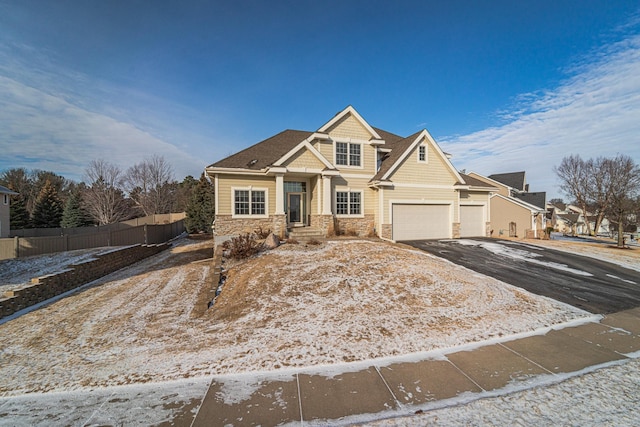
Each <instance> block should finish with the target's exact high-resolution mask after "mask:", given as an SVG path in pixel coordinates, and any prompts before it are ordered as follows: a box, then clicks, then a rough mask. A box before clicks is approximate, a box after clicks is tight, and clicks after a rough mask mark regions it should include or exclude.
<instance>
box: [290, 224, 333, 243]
mask: <svg viewBox="0 0 640 427" xmlns="http://www.w3.org/2000/svg"><path fill="white" fill-rule="evenodd" d="M289 238H290V239H295V240H299V241H309V240H312V239H315V240H322V239H324V234H323V233H322V231H320V230H318V229H317V228H311V227H299V228H291V229H289Z"/></svg>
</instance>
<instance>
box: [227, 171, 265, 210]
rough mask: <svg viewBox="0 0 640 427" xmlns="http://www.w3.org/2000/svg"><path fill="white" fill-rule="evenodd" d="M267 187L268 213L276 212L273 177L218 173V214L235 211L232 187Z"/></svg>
mask: <svg viewBox="0 0 640 427" xmlns="http://www.w3.org/2000/svg"><path fill="white" fill-rule="evenodd" d="M250 186H251V187H255V188H266V189H267V198H268V202H269V206H268V214H269V215H272V214H273V213H274V212H275V206H276V182H275V178H272V177H260V176H256V177H253V176H243V177H241V176H237V175H218V193H219V194H218V197H217V198H218V204H219V206H216V215H231V214H232V213H233V202H232V199H233V192H232V188H234V187H235V188H238V187H250Z"/></svg>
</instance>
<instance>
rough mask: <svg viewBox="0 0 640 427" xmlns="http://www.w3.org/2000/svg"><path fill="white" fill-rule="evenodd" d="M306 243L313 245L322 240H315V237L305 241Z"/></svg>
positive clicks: (318, 243) (319, 243)
mask: <svg viewBox="0 0 640 427" xmlns="http://www.w3.org/2000/svg"><path fill="white" fill-rule="evenodd" d="M307 244H309V245H313V246H317V245H321V244H322V242H321V241H320V240H316V239H311V240H309V241H308V242H307Z"/></svg>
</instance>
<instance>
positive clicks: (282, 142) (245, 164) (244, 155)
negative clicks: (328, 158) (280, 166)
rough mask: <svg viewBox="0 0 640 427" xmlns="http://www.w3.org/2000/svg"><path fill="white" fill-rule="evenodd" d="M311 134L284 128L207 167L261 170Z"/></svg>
mask: <svg viewBox="0 0 640 427" xmlns="http://www.w3.org/2000/svg"><path fill="white" fill-rule="evenodd" d="M312 134H313V132H306V131H301V130H285V131H282V132H280V133H279V134H277V135H274V136H272V137H271V138H267V139H265V140H264V141H260V142H258V143H257V144H254V145H252V146H251V147H248V148H245V149H244V150H242V151H239V152H238V153H236V154H233V155H231V156H229V157H226V158H224V159H222V160H220V161H218V162H216V163H214V164H212V165H209V166H208V167H210V168H211V167H215V168H234V169H238V168H239V169H252V170H261V169H264V168H266V167H268V166H270V165H272V164H273V163H275V162H276V161H278V160H279V159H280V158H281V157H282V156H284V155H285V154H287V153H289V152H290V151H291V150H292V149H293V148H295V147H296V146H297V145H298V144H300V143H301V142H303V141H304V140H305V139H307V138H308V137H310V136H311V135H312Z"/></svg>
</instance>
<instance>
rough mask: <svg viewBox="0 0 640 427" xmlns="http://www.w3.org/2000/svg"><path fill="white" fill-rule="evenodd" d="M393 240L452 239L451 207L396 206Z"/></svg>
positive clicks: (394, 207) (394, 209)
mask: <svg viewBox="0 0 640 427" xmlns="http://www.w3.org/2000/svg"><path fill="white" fill-rule="evenodd" d="M392 213H393V240H418V239H447V238H450V237H451V207H450V206H449V205H424V204H394V205H393V211H392Z"/></svg>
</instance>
